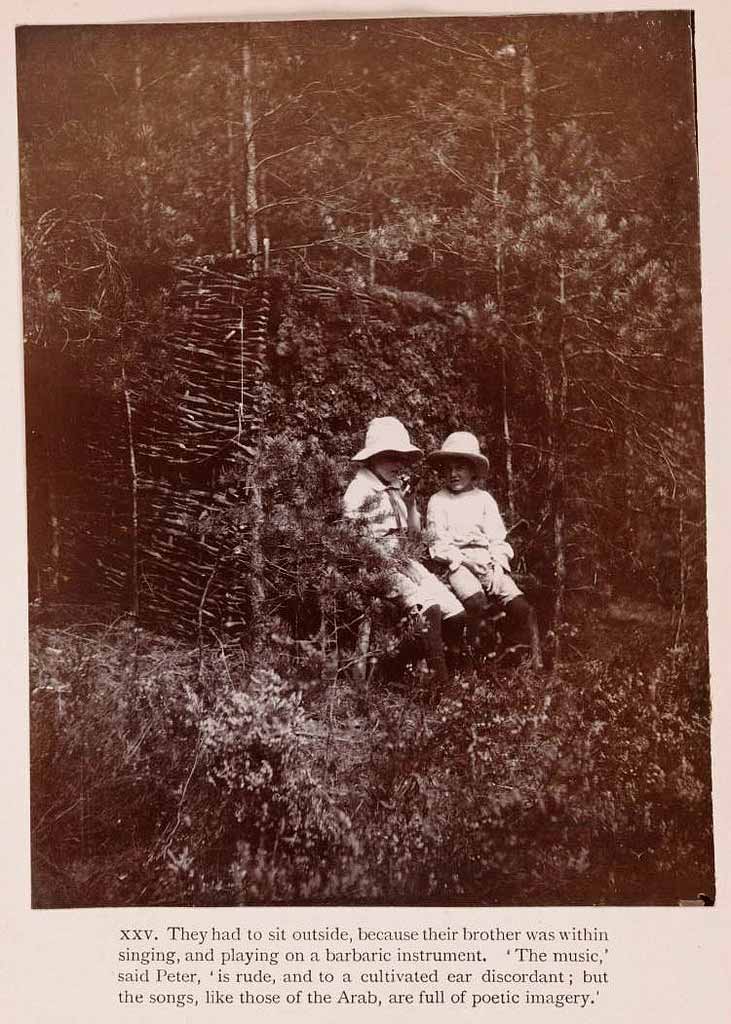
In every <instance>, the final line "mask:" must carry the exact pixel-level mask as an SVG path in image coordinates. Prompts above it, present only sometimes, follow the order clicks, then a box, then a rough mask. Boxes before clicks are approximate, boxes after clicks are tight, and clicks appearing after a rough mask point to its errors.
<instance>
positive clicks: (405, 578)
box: [389, 560, 464, 619]
mask: <svg viewBox="0 0 731 1024" xmlns="http://www.w3.org/2000/svg"><path fill="white" fill-rule="evenodd" d="M391 582H392V586H393V590H392V592H391V593H390V594H389V597H393V598H395V599H396V600H398V601H399V602H400V603H401V604H402V605H403V606H404V607H405V608H407V609H408V610H409V611H411V610H412V609H414V608H421V609H426V608H429V607H431V605H433V604H437V605H439V607H440V609H441V612H442V618H443V619H451V618H452V616H454V615H459V614H460V612H463V611H464V608H463V607H462V604H461V602H460V601H459V600H458V598H457V597H456V596H455V595H454V594H453V593H452V591H451V590H450V589H449V587H447V586H446V585H445V584H444V583H442V581H441V580H440V579H437V577H436V576H435V575H434V574H433V573H431V572H429V570H428V569H425V568H424V566H423V565H422V564H421V562H416V561H414V560H410V561H409V563H408V566H407V567H406V569H405V571H404V572H394V573H392V574H391Z"/></svg>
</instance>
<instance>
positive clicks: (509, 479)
mask: <svg viewBox="0 0 731 1024" xmlns="http://www.w3.org/2000/svg"><path fill="white" fill-rule="evenodd" d="M500 381H501V389H500V393H501V400H502V407H503V443H504V445H505V480H506V486H507V498H508V513H509V515H510V524H511V526H514V525H515V518H516V517H515V480H514V477H513V448H512V445H513V441H512V437H511V434H510V418H509V415H508V360H507V357H506V355H505V345H504V343H502V342H501V345H500Z"/></svg>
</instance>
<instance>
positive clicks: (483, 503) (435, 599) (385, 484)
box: [343, 416, 541, 682]
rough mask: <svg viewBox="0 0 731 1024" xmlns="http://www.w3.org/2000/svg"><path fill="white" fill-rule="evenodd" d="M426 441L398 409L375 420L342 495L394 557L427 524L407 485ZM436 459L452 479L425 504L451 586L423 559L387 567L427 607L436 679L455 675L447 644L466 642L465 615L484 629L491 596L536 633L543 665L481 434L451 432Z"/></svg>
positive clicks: (348, 510) (401, 594) (535, 658)
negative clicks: (415, 435)
mask: <svg viewBox="0 0 731 1024" xmlns="http://www.w3.org/2000/svg"><path fill="white" fill-rule="evenodd" d="M420 455H421V450H420V449H419V448H417V447H416V446H415V445H412V444H411V440H410V438H409V435H408V432H407V430H406V428H405V427H404V426H403V424H402V423H401V422H400V421H399V420H398V419H396V418H395V417H392V416H383V417H378V418H377V419H374V420H371V422H370V423H369V425H368V429H367V432H366V442H365V447H364V448H362V449H361V450H360V451H359V452H358V453H357V454H356V455H355V456H353V460H352V461H354V462H357V463H360V468H359V470H358V472H357V474H356V476H355V477H354V479H353V480H352V481H351V482H350V485H349V486H348V488H347V490H346V492H345V496H344V499H343V505H344V511H345V515H346V516H347V517H349V518H351V519H362V521H363V522H364V525H365V527H366V529H367V531H368V533H369V535H370V536H371V537H372V539H373V542H374V545H375V546H376V548H377V549H378V551H379V552H380V553H381V554H382V555H384V556H386V557H387V558H389V559H390V558H393V556H394V555H395V554H396V552H397V551H398V550H399V548H400V545H401V542H402V539H403V537H404V536H405V535H406V534H407V533H408V532H410V533H411V534H412V535H413V534H414V533H417V532H418V530H419V528H420V522H419V514H418V510H417V508H416V505H415V501H414V495H413V494H408V495H405V494H404V492H403V490H402V486H401V482H402V475H403V474H404V472H405V470H406V469H407V468H408V467H409V466H410V465H411V464H413V462H415V461H416V460H418V458H419V456H420ZM428 461H429V462H430V463H432V464H434V465H437V466H439V467H440V468H442V469H443V470H444V478H445V487H444V488H442V490H440V491H438V492H437V493H436V494H434V495H433V496H432V497H431V499H430V501H429V506H428V510H427V527H428V538H429V553H430V555H431V557H432V558H433V559H434V561H435V562H437V563H439V564H441V565H443V566H445V568H446V570H447V573H448V576H447V580H448V583H449V587H447V586H445V584H444V583H442V581H441V580H440V579H438V578H437V577H436V576H435V575H434V574H433V573H431V572H429V570H428V569H426V567H425V566H423V565H422V564H421V562H419V561H417V560H416V559H413V558H410V559H407V560H405V561H404V560H400V561H399V562H398V566H396V565H394V568H393V569H392V571H391V572H390V574H389V578H390V582H391V594H390V595H389V596H391V597H393V598H394V599H396V600H398V601H399V603H400V604H401V605H402V606H403V607H404V608H405V609H407V610H408V611H420V612H421V614H422V615H423V617H424V621H425V623H426V625H427V661H428V664H429V667H430V668H431V669H432V671H433V672H434V675H435V680H436V681H437V682H445V681H446V680H447V679H448V671H447V664H446V660H445V652H444V648H445V644H446V646H447V648H448V649H449V648H454V647H455V646H456V645H458V644H459V642H460V641H461V638H462V633H463V631H464V624H465V621H467V623H468V631H469V635H470V637H471V638H473V639H474V638H476V637H477V636H478V634H479V630H480V627H481V624H482V623H483V621H484V619H485V615H486V612H487V608H488V600H487V596H489V597H490V598H492V599H496V600H498V601H499V602H500V603H501V604H502V605H503V607H504V609H505V612H506V614H507V617H508V622H509V624H511V625H512V626H513V629H515V630H518V631H520V633H521V634H523V635H524V636H527V638H528V639H529V644H530V649H531V663H532V664H533V666H534V667H539V666H540V665H541V653H540V643H539V639H538V628H537V625H536V618H535V613H534V611H533V609H532V607H531V606H530V604H529V603H528V601H527V600H526V599H525V597H524V596H523V594H522V592H521V591H520V589H519V588H518V586H517V585H516V583H515V581H514V580H513V578H512V577H511V575H510V558H511V557H512V555H513V551H512V548H511V547H510V545H509V544H508V543H507V541H506V539H505V538H506V530H505V525H504V524H503V521H502V517H501V516H500V512H499V510H498V507H497V504H496V503H495V500H494V498H492V496H491V495H490V494H488V493H487V491H484V490H482V489H481V488H480V487H478V486H477V481H478V480H479V478H480V476H483V475H484V474H485V473H486V472H487V469H488V466H489V463H488V460H487V458H486V457H485V456H484V455H483V454H482V453H481V452H480V449H479V443H478V441H477V438H476V437H474V435H473V434H469V433H467V432H464V431H458V432H457V433H454V434H450V436H449V437H448V438H447V440H446V441H445V442H444V444H443V445H442V447H441V449H440V450H439V451H438V452H432V453H431V454H430V455H429V457H428Z"/></svg>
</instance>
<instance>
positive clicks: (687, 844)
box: [31, 621, 713, 906]
mask: <svg viewBox="0 0 731 1024" xmlns="http://www.w3.org/2000/svg"><path fill="white" fill-rule="evenodd" d="M649 636H650V634H649V633H648V632H647V630H646V629H645V630H644V631H643V632H642V634H641V635H637V636H634V635H633V642H636V643H637V644H638V646H640V647H641V648H642V649H643V650H644V652H645V661H644V663H642V662H640V660H639V659H637V658H634V657H633V658H632V659H631V660H630V659H624V660H622V659H620V658H617V659H616V660H615V661H614V662H613V663H612V662H607V661H601V660H594V661H591V660H589V661H587V660H577V661H575V662H570V663H567V664H565V665H564V667H563V669H562V671H561V673H560V674H558V675H556V676H554V677H552V678H551V679H550V680H547V679H546V677H545V676H542V675H540V674H535V673H532V672H529V671H527V670H512V671H510V670H503V671H500V670H496V671H493V672H491V673H489V674H488V675H487V676H484V675H483V676H479V675H476V674H474V673H472V672H466V673H460V674H458V675H457V676H456V677H455V680H454V684H453V686H452V688H451V689H450V691H449V692H448V693H444V694H442V698H441V701H440V703H439V705H438V707H437V708H436V709H434V710H428V709H427V708H426V707H425V706H424V705H423V704H422V703H421V702H420V700H419V699H418V697H416V695H415V694H414V693H410V692H406V693H402V694H398V693H395V692H394V691H393V690H392V689H389V688H388V687H385V688H384V687H383V686H381V687H375V686H371V689H370V691H369V694H368V698H367V701H366V702H365V703H363V701H362V700H361V699H359V698H360V697H362V695H359V694H358V693H357V691H356V690H354V689H353V687H352V684H350V683H349V682H348V679H347V677H340V678H338V679H336V680H334V681H331V682H330V683H328V684H327V685H326V686H325V688H324V689H322V688H321V689H320V691H319V692H314V691H312V690H309V691H308V690H307V689H305V690H303V689H302V688H301V686H300V685H299V684H295V683H292V682H290V681H288V680H290V679H294V678H295V677H296V676H297V666H296V662H291V663H290V666H289V668H290V673H291V674H290V675H287V674H286V673H282V674H279V673H277V672H274V671H273V670H272V669H269V668H266V667H265V666H266V662H267V660H268V657H269V656H267V655H266V654H263V655H262V656H261V657H260V661H259V664H258V665H252V664H251V663H250V662H248V661H247V660H245V659H242V657H241V652H240V651H238V652H237V651H234V650H226V649H220V648H219V649H210V650H204V651H196V650H191V649H190V648H188V647H185V646H183V645H172V644H170V643H165V642H162V641H160V640H159V639H157V638H154V637H152V636H150V635H146V634H143V633H141V632H139V631H135V630H134V629H133V628H132V627H131V626H130V624H129V623H127V622H125V621H122V622H119V623H116V624H113V625H111V626H109V627H107V628H106V629H103V630H102V629H100V628H99V627H97V628H96V629H89V627H87V628H86V629H85V630H82V629H68V628H67V629H54V630H38V631H37V632H36V633H35V635H34V643H33V652H32V671H33V677H32V691H31V727H32V751H33V761H32V795H33V804H32V820H33V832H34V893H35V902H36V904H37V905H41V906H80V905H127V904H138V905H139V904H144V905H150V904H170V905H180V904H188V905H210V904H218V903H228V904H247V903H252V904H256V903H279V902H283V903H293V902H294V903H296V902H304V903H329V902H341V903H359V902H367V903H375V904H378V903H386V904H414V903H416V904H424V903H427V904H428V903H433V904H438V905H444V904H445V903H447V904H458V903H469V904H480V905H482V904H487V905H491V904H503V905H505V904H507V905H512V904H517V905H526V904H529V905H530V904H535V905H539V904H551V903H558V904H586V903H600V904H621V903H633V904H642V903H651V904H653V903H654V904H657V903H671V904H672V903H675V902H676V901H677V900H678V899H679V898H685V897H688V896H694V895H695V893H696V892H698V891H703V892H705V893H706V894H708V895H709V896H712V894H713V882H712V874H711V867H710V865H711V861H712V853H711V846H710V807H709V799H710V794H709V790H708V779H709V765H708V746H707V741H708V728H709V716H708V705H707V676H706V666H705V665H704V662H703V659H702V657H700V656H699V653H698V652H697V651H695V650H693V649H691V648H688V647H681V648H676V649H671V650H667V651H666V652H665V653H664V654H663V653H662V651H661V649H660V648H659V647H657V646H656V645H657V636H656V635H655V640H654V644H653V653H652V654H648V638H649ZM610 642H611V643H613V644H615V645H616V638H615V639H613V640H611V641H610ZM270 656H271V657H273V656H274V655H273V654H270ZM658 659H659V660H658ZM279 667H280V669H282V668H283V665H282V663H281V659H280V665H279ZM638 706H640V707H643V708H644V709H645V710H644V712H643V713H642V714H638V713H637V708H638Z"/></svg>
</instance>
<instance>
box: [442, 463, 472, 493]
mask: <svg viewBox="0 0 731 1024" xmlns="http://www.w3.org/2000/svg"><path fill="white" fill-rule="evenodd" d="M444 477H445V481H446V484H447V487H448V488H449V490H450V491H452V493H453V494H461V493H462V491H471V490H472V488H473V487H474V486H475V478H476V474H475V468H474V466H473V465H472V463H471V462H470V460H469V459H450V460H449V462H447V465H446V467H445V470H444Z"/></svg>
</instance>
